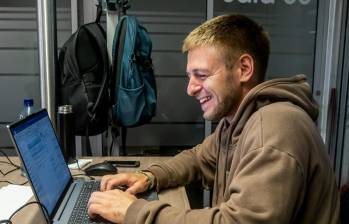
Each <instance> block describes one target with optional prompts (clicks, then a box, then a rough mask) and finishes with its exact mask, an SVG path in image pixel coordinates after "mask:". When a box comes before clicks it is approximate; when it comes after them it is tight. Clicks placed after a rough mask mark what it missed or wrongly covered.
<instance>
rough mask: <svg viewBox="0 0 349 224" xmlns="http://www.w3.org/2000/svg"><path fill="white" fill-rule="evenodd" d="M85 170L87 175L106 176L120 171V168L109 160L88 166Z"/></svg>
mask: <svg viewBox="0 0 349 224" xmlns="http://www.w3.org/2000/svg"><path fill="white" fill-rule="evenodd" d="M84 171H85V173H86V175H87V176H104V175H107V174H117V173H118V169H117V168H116V167H115V166H113V165H112V164H111V163H108V162H102V163H97V164H93V165H91V166H89V167H87V168H86V169H85V170H84Z"/></svg>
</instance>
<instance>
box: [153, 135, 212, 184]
mask: <svg viewBox="0 0 349 224" xmlns="http://www.w3.org/2000/svg"><path fill="white" fill-rule="evenodd" d="M216 154H217V149H216V144H215V134H212V135H210V136H208V137H207V138H206V139H205V140H204V141H203V143H202V144H199V145H197V146H196V147H194V148H192V149H190V150H185V151H183V152H181V153H179V154H178V155H176V156H175V157H173V158H171V159H169V160H168V161H166V162H163V163H159V164H156V165H152V166H150V167H149V168H148V170H149V171H151V172H152V173H153V174H154V176H155V177H156V182H157V186H156V188H157V189H156V190H157V191H159V190H161V189H164V188H168V187H175V186H179V185H185V184H187V183H190V182H193V181H198V180H202V182H203V185H204V186H207V187H212V186H213V181H214V175H215V169H216Z"/></svg>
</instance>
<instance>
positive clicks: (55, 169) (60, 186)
mask: <svg viewBox="0 0 349 224" xmlns="http://www.w3.org/2000/svg"><path fill="white" fill-rule="evenodd" d="M10 131H11V133H12V136H13V139H14V142H15V143H16V145H17V150H18V152H19V153H20V156H21V158H22V161H23V163H24V166H25V168H26V170H27V173H28V175H29V178H30V181H31V183H32V185H33V187H34V189H35V193H36V196H37V197H38V200H39V201H40V203H42V204H43V205H45V207H46V208H47V210H48V213H49V215H50V216H51V214H52V211H53V210H54V208H55V206H56V204H57V202H58V200H59V199H60V196H61V194H62V193H63V191H64V189H65V188H66V186H67V185H68V184H69V181H70V179H71V175H70V172H69V169H68V166H67V165H66V163H65V161H64V157H63V154H62V153H61V149H60V145H59V143H58V140H57V137H56V134H55V132H54V129H53V127H52V124H51V121H50V119H49V117H48V114H47V111H46V110H42V111H40V112H38V113H35V114H33V115H30V116H29V117H27V118H26V119H24V120H22V121H19V122H17V123H16V124H14V125H11V126H10Z"/></svg>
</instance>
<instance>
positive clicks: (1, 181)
mask: <svg viewBox="0 0 349 224" xmlns="http://www.w3.org/2000/svg"><path fill="white" fill-rule="evenodd" d="M0 183H7V184H13V185H25V184H27V183H28V181H25V182H23V183H13V182H11V181H8V180H0Z"/></svg>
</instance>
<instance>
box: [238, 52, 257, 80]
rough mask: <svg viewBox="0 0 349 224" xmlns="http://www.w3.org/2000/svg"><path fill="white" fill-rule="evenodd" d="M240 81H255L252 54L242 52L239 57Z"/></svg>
mask: <svg viewBox="0 0 349 224" xmlns="http://www.w3.org/2000/svg"><path fill="white" fill-rule="evenodd" d="M238 62H239V69H240V77H239V80H240V83H241V84H244V83H245V84H246V83H251V82H253V73H254V60H253V57H252V56H251V55H250V54H242V55H241V56H240V57H239V59H238Z"/></svg>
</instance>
